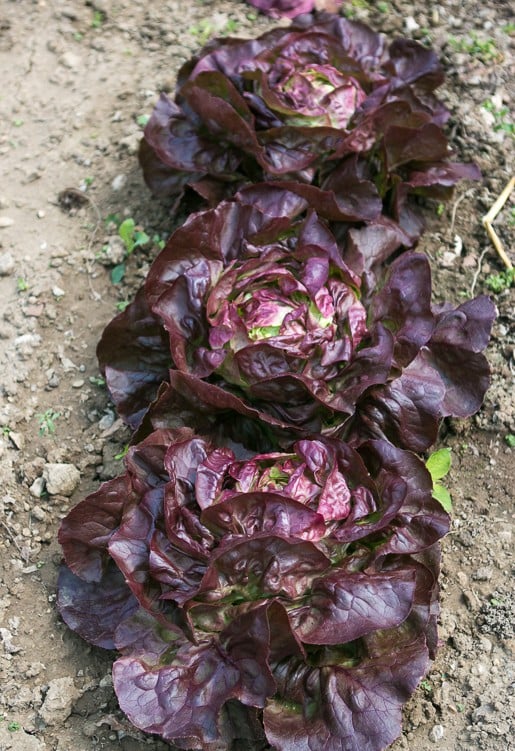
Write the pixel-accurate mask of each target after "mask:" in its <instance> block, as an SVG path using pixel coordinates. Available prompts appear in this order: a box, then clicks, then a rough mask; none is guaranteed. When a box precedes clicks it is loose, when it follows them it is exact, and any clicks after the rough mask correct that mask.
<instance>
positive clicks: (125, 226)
mask: <svg viewBox="0 0 515 751" xmlns="http://www.w3.org/2000/svg"><path fill="white" fill-rule="evenodd" d="M118 234H119V235H120V237H121V238H122V240H123V244H124V245H125V249H126V251H127V255H130V254H131V253H132V251H133V250H134V248H137V247H139V246H141V245H146V244H147V243H148V242H150V237H149V236H148V235H147V233H146V232H145V231H144V230H142V229H138V227H137V226H136V222H135V221H134V219H133V218H132V217H131V216H130V217H128V218H127V219H124V221H123V222H122V223H121V224H120V226H119V227H118Z"/></svg>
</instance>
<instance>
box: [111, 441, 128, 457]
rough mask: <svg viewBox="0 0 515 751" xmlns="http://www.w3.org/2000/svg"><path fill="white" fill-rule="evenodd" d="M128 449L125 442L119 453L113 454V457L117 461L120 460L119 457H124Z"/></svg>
mask: <svg viewBox="0 0 515 751" xmlns="http://www.w3.org/2000/svg"><path fill="white" fill-rule="evenodd" d="M128 450H129V444H128V443H127V444H125V446H124V447H123V449H122V450H121V451H120V453H119V454H115V457H114V458H115V459H116V460H117V461H120V460H121V459H123V458H124V456H126V455H127V452H128Z"/></svg>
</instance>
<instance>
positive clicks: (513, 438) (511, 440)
mask: <svg viewBox="0 0 515 751" xmlns="http://www.w3.org/2000/svg"><path fill="white" fill-rule="evenodd" d="M504 440H505V441H506V443H507V444H508V446H509V447H510V448H511V449H514V448H515V435H513V433H508V435H505V436H504Z"/></svg>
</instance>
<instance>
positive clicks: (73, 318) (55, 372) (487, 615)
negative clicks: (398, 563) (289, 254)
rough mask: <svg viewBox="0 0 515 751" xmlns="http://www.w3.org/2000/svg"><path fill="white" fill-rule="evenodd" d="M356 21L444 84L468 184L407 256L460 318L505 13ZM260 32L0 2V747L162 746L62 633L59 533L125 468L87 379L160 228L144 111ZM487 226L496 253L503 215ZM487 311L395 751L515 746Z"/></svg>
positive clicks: (504, 316)
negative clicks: (483, 360) (418, 671)
mask: <svg viewBox="0 0 515 751" xmlns="http://www.w3.org/2000/svg"><path fill="white" fill-rule="evenodd" d="M373 5H376V6H377V7H381V8H382V9H383V12H381V11H379V10H375V11H369V9H368V8H367V3H366V2H364V0H359V2H358V1H357V0H354V2H349V3H348V6H347V7H348V9H349V12H352V13H354V14H355V17H358V18H362V19H364V20H366V21H368V22H369V23H371V25H373V26H374V28H376V29H378V30H383V31H385V32H387V33H388V34H390V35H393V34H394V33H403V34H405V35H409V36H414V37H415V38H417V39H419V40H427V39H428V38H429V37H430V38H431V40H432V43H433V45H434V46H435V48H436V49H437V51H438V52H439V54H441V56H442V58H443V60H444V63H445V66H446V69H447V71H448V74H449V77H448V82H447V87H446V90H445V92H444V93H443V96H444V99H445V100H446V104H447V106H448V107H449V108H450V109H451V111H452V112H453V118H452V121H451V124H450V132H451V133H452V142H453V144H454V145H455V147H456V148H457V150H458V151H459V152H460V157H462V158H464V159H469V160H470V159H472V158H473V159H475V160H476V161H477V162H478V163H479V165H480V167H481V168H482V170H483V173H484V176H485V177H484V181H483V182H482V183H481V184H480V185H475V186H471V185H465V186H460V187H459V189H458V193H457V196H456V197H457V199H459V200H456V202H455V204H454V211H453V205H450V206H448V207H445V208H443V207H442V210H438V211H436V212H435V209H434V207H433V208H432V209H431V210H428V212H427V220H428V224H429V232H428V234H427V235H426V236H425V238H424V240H423V243H422V246H421V247H423V249H424V250H425V251H426V252H427V253H428V254H429V256H430V258H431V259H432V261H433V266H434V272H435V289H436V291H437V295H438V297H447V298H448V299H452V300H455V301H456V302H459V301H460V299H461V298H464V297H466V296H467V295H468V294H469V293H470V291H471V289H472V287H474V292H475V293H480V292H485V291H488V290H487V288H486V287H485V280H486V278H487V277H488V275H489V274H496V273H498V272H499V271H500V270H501V269H502V267H501V266H500V265H499V263H498V261H497V259H496V257H495V253H494V251H493V249H492V248H491V246H490V244H489V242H488V240H487V238H486V235H485V233H484V230H483V228H482V227H481V222H480V218H481V216H482V215H483V214H484V213H485V211H486V210H487V209H488V208H489V206H490V205H491V203H492V202H493V201H494V200H495V197H496V196H497V195H498V193H499V192H500V191H501V190H502V188H503V186H504V185H505V184H506V182H507V181H508V178H509V176H510V172H509V164H508V155H509V153H510V149H512V148H513V121H512V120H511V116H510V114H509V105H510V91H509V90H508V81H509V77H508V76H509V71H510V68H511V67H512V65H513V56H512V54H511V53H510V49H511V50H512V44H513V33H514V29H513V23H511V24H510V7H509V3H507V2H506V3H505V2H490V3H488V4H487V6H488V7H487V6H486V5H479V4H478V3H477V2H473V1H472V0H460V1H454V0H446V2H442V3H441V4H440V5H434V6H433V10H431V11H430V12H429V15H428V10H427V8H428V4H427V3H423V2H421V0H416V2H414V3H410V4H407V3H404V2H403V1H402V0H400V1H396V2H388V3H377V4H374V3H370V6H373ZM271 25H272V23H271V22H270V21H267V20H266V19H262V18H259V19H257V20H256V17H255V15H254V14H253V13H252V9H250V8H249V7H247V6H246V5H245V4H244V3H243V2H238V1H237V0H231V1H230V2H229V1H228V2H223V1H218V0H203V1H202V2H201V1H200V0H199V2H193V3H190V2H185V0H169V2H167V3H137V2H135V1H134V0H92V2H88V3H84V2H81V1H80V0H69V1H68V2H59V1H58V0H39V1H38V0H17V1H16V2H12V1H9V0H0V70H2V72H3V73H2V90H1V92H0V164H1V166H2V169H1V175H2V177H1V182H0V300H1V304H0V306H1V312H2V315H1V318H0V374H1V375H0V429H1V433H0V482H1V491H0V670H1V673H0V674H1V683H2V690H1V692H0V716H1V718H2V719H1V720H0V749H1V751H7V750H8V749H9V750H10V749H13V751H14V750H16V751H50V750H51V749H52V750H54V751H57V750H58V751H93V750H94V749H105V750H108V751H115V749H116V750H119V749H122V750H123V751H136V749H141V748H149V749H151V750H152V751H158V749H165V748H170V746H168V745H167V744H164V743H162V742H160V741H158V740H156V739H153V738H146V739H143V738H142V737H141V735H139V734H138V733H137V731H135V730H134V729H132V728H131V727H130V726H129V724H128V722H127V721H126V720H125V719H124V718H123V717H122V715H121V713H120V712H119V710H118V708H117V703H116V700H115V698H114V694H113V691H112V688H111V680H110V665H111V663H112V659H111V657H112V656H111V655H110V654H106V653H103V652H102V651H101V650H97V649H92V648H89V647H88V646H87V645H86V644H85V643H83V642H82V641H81V640H80V639H79V638H78V637H76V636H75V635H74V634H72V633H70V632H69V631H68V630H67V629H66V628H65V627H64V626H63V624H62V623H61V622H60V620H59V618H58V617H57V614H56V611H55V607H54V600H55V579H56V572H57V566H58V563H59V559H60V553H59V548H58V546H57V544H56V542H55V537H56V532H57V527H58V524H59V520H60V518H61V517H62V516H63V514H64V513H65V512H66V511H67V509H68V508H69V507H70V506H71V505H72V504H73V503H75V502H77V501H78V500H79V499H80V498H81V497H83V496H84V495H85V494H86V493H88V492H90V491H91V490H93V489H94V488H96V487H97V486H98V483H99V480H101V479H107V478H108V477H111V476H113V475H115V474H117V473H118V472H119V471H120V460H119V459H117V458H116V457H117V456H118V455H119V454H120V452H121V451H122V449H123V446H124V444H125V443H126V441H127V438H128V434H127V432H126V430H125V429H124V428H123V427H121V426H120V424H119V423H118V422H117V421H116V420H115V419H114V414H113V412H112V410H111V409H110V407H109V403H108V400H107V396H106V393H105V390H104V389H103V388H102V385H101V381H100V380H99V374H98V370H97V365H96V358H95V346H96V342H97V341H98V338H99V335H100V332H101V330H102V328H103V327H104V326H105V324H106V323H107V322H108V321H109V320H110V318H111V317H112V316H113V315H114V314H115V313H116V309H117V308H116V306H117V305H118V306H120V304H123V302H124V301H126V300H128V299H130V297H131V296H132V295H133V294H134V290H135V288H136V286H137V285H138V284H139V283H140V281H141V279H142V278H143V277H144V275H145V273H146V269H147V268H148V263H149V261H150V260H151V258H152V257H153V255H154V254H155V252H156V250H157V244H158V240H159V238H160V237H166V235H167V234H168V232H169V231H170V228H171V223H170V220H169V218H168V215H167V211H166V207H165V206H164V205H161V204H160V203H159V202H157V201H156V200H155V199H153V198H152V197H151V196H149V194H148V191H147V190H146V188H145V186H144V185H143V182H142V178H141V175H140V172H139V169H138V166H137V160H136V156H135V152H136V148H137V143H138V140H139V138H140V136H141V123H142V122H143V120H142V116H144V115H146V114H149V113H150V111H151V109H152V106H153V103H154V102H155V100H156V98H157V95H158V92H159V91H160V90H161V89H165V90H171V89H173V86H174V76H175V74H176V71H177V69H178V66H179V65H180V64H181V63H182V62H184V61H185V60H186V59H187V58H188V57H189V56H190V55H191V53H192V51H194V50H195V49H197V48H198V47H199V45H200V44H201V43H202V42H203V41H205V40H206V39H207V38H208V37H209V36H211V35H212V34H224V33H228V32H230V33H232V34H233V35H241V36H250V35H253V34H257V33H259V32H260V31H262V30H265V29H266V28H269V27H270V26H271ZM511 93H512V94H513V92H511ZM485 102H487V103H488V104H486V107H485V106H484V103H485ZM510 124H511V128H510ZM510 130H511V133H510V132H509V131H510ZM113 214H117V215H118V216H119V217H120V218H125V217H129V216H130V217H133V218H134V220H135V222H136V223H137V224H139V225H141V226H142V227H144V229H145V231H146V232H147V233H148V234H149V235H150V236H152V237H154V236H157V237H156V241H155V243H154V247H153V248H151V247H149V248H147V249H145V250H144V251H139V252H138V253H135V254H133V255H132V256H131V257H130V258H129V259H128V260H127V262H126V266H127V270H126V275H125V277H124V279H123V280H122V282H121V283H119V284H116V285H115V284H113V283H112V282H111V279H110V267H111V268H112V265H113V263H115V262H119V261H120V260H121V256H120V244H119V242H118V241H117V240H116V239H114V240H113V239H112V238H111V239H110V236H112V234H113V232H114V230H113V226H112V225H111V226H110V225H109V223H106V221H105V220H106V218H107V217H108V216H109V215H113ZM496 227H497V228H498V231H499V234H500V236H501V237H502V239H503V242H504V243H505V246H506V247H507V248H509V246H510V240H511V241H513V234H514V233H513V229H514V209H513V203H512V204H511V206H510V205H509V206H508V207H507V208H506V209H505V210H504V211H503V212H502V214H501V215H500V216H499V218H498V220H497V222H496ZM456 238H458V239H456ZM480 259H481V261H480ZM479 263H481V266H480V267H479V265H478V264H479ZM495 300H496V303H497V305H498V307H499V311H500V316H499V319H498V321H497V323H496V325H495V329H494V336H493V339H492V343H491V346H490V350H489V357H490V361H491V363H492V368H493V386H492V389H491V391H490V393H489V395H488V397H487V401H486V404H485V407H484V408H483V410H482V412H481V414H480V415H479V416H478V417H477V418H475V419H474V420H472V421H467V422H465V423H456V422H453V423H450V424H448V425H446V426H444V430H443V432H442V444H445V445H448V446H451V447H452V449H453V457H454V467H453V471H452V477H451V479H450V481H449V486H450V489H451V491H452V493H453V497H454V505H455V515H454V522H453V530H452V532H451V534H450V535H449V536H448V538H447V540H446V541H445V543H444V549H445V554H444V562H443V576H442V590H443V598H442V616H441V631H440V635H441V641H442V649H441V650H440V653H439V656H438V659H437V661H436V663H435V664H434V667H433V669H432V671H431V673H430V675H429V676H428V678H427V679H426V680H425V681H424V682H423V683H422V686H421V687H420V688H419V690H418V691H417V693H416V695H415V697H414V698H413V700H412V701H411V702H410V704H409V705H408V707H407V710H406V712H405V722H404V728H405V729H404V735H403V736H402V738H401V739H400V740H399V741H398V742H397V743H396V744H395V745H394V746H393V748H394V749H395V751H400V749H410V751H429V750H430V749H433V748H439V749H441V751H474V750H475V749H485V750H486V751H491V750H493V749H500V750H501V749H502V751H507V749H509V748H510V743H512V742H513V741H510V738H513V737H514V736H515V732H514V728H513V727H510V718H511V717H513V708H512V709H511V711H510V706H509V701H510V700H509V695H510V692H509V684H510V682H512V683H513V680H514V669H513V662H512V661H511V657H510V654H511V653H510V649H511V648H512V647H513V616H514V605H513V586H512V584H511V579H510V576H511V574H512V573H513V557H512V548H513V544H512V529H513V516H514V514H513V505H512V500H511V499H512V498H513V486H514V481H513V460H514V449H513V448H509V447H508V445H507V443H506V440H505V438H506V436H507V435H508V434H514V433H515V402H514V399H513V377H512V370H513V365H514V344H515V337H514V331H513V314H512V311H513V291H511V292H510V291H509V290H506V291H504V292H500V293H498V294H496V296H495ZM56 465H65V468H64V469H63V468H62V467H60V466H56ZM77 470H78V471H77ZM79 473H80V474H79ZM42 477H43V478H44V480H42V479H41V478H42ZM79 477H80V480H79ZM45 488H46V489H45ZM51 491H52V492H51ZM512 693H513V692H512Z"/></svg>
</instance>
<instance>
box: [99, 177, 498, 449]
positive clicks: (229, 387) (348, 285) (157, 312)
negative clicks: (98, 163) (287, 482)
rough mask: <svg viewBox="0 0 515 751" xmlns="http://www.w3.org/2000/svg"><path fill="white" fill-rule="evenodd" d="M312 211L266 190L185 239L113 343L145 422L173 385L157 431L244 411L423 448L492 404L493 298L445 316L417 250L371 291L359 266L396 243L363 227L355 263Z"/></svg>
mask: <svg viewBox="0 0 515 751" xmlns="http://www.w3.org/2000/svg"><path fill="white" fill-rule="evenodd" d="M305 209H306V201H305V200H304V199H301V198H300V197H299V196H297V195H296V194H294V193H292V192H289V191H284V190H281V189H278V188H276V187H273V186H268V185H266V184H264V185H260V186H257V187H255V188H251V189H248V190H245V191H242V193H241V194H240V196H239V200H238V201H232V202H225V203H222V204H220V205H219V206H218V207H217V208H216V209H211V210H208V211H204V212H200V213H198V214H196V215H194V216H192V217H190V219H189V220H188V221H187V222H186V223H185V224H184V225H183V226H182V227H181V228H180V229H178V230H177V231H176V232H175V233H174V235H173V236H172V238H171V239H170V241H169V243H168V245H167V246H166V248H165V249H164V250H163V251H162V252H161V254H160V255H159V256H158V257H157V258H156V260H155V261H154V263H153V265H152V267H151V269H150V271H149V273H148V277H147V280H146V282H145V285H144V288H143V290H142V291H140V293H139V294H138V296H137V298H136V300H135V302H134V303H132V304H131V305H130V306H129V307H128V308H127V310H126V311H125V312H124V313H122V314H121V315H120V316H118V317H117V318H115V319H114V321H113V322H112V323H111V324H109V326H108V327H107V328H106V330H105V331H104V334H103V336H102V340H101V342H100V345H99V350H98V352H99V358H100V362H101V366H102V368H103V370H104V372H105V376H106V381H107V385H108V388H109V390H110V393H111V396H112V398H113V400H114V402H115V404H116V405H117V408H118V411H119V412H120V414H122V415H123V417H124V418H125V419H126V420H127V422H128V423H129V424H130V425H131V426H132V427H134V428H135V427H137V426H138V424H139V423H140V421H141V417H142V415H143V413H144V411H145V409H146V408H147V407H148V406H149V402H150V397H151V396H156V395H157V389H158V386H159V383H160V382H168V383H170V385H169V386H168V389H167V390H165V391H164V392H162V393H161V395H160V400H159V401H158V402H157V404H156V405H155V406H154V407H153V408H152V411H151V415H150V419H151V421H152V425H153V426H154V427H166V426H167V422H166V417H165V415H169V416H170V415H171V414H172V413H173V412H176V416H179V415H180V416H181V418H182V420H183V421H184V422H185V423H186V424H188V423H189V424H193V425H197V426H200V427H202V428H203V429H209V425H205V424H204V421H205V416H206V415H209V414H211V415H213V416H216V415H217V413H218V415H219V414H220V413H221V412H222V413H223V412H226V411H227V410H230V411H236V412H239V413H240V414H242V415H244V416H246V417H248V418H251V419H254V420H255V419H256V418H258V419H259V421H260V423H261V425H265V424H266V425H268V426H269V428H274V427H277V428H279V429H286V430H292V429H294V430H297V431H301V432H304V433H306V432H307V433H313V432H316V433H323V434H326V435H333V436H339V437H346V439H347V440H351V441H352V442H353V443H355V444H356V443H359V442H361V441H363V440H365V439H366V438H367V437H379V438H388V439H389V440H393V441H394V443H395V444H396V445H399V446H403V447H405V448H409V449H413V450H416V451H419V450H424V449H426V448H428V447H429V446H430V445H431V444H432V443H433V442H434V440H435V439H436V433H437V429H438V423H439V420H440V419H441V418H442V417H443V416H445V415H455V416H459V417H465V416H468V415H470V414H472V413H474V412H475V411H476V410H477V409H478V408H479V406H480V404H481V402H482V399H483V396H484V393H485V391H486V388H487V386H488V382H489V370H488V365H487V362H486V359H485V357H484V356H483V355H482V354H481V350H482V349H484V347H485V346H486V343H487V341H488V336H489V331H490V326H491V323H492V320H493V316H494V307H493V305H492V303H491V301H490V300H489V299H488V298H484V297H483V298H478V299H476V300H473V301H470V302H467V303H465V304H463V305H461V306H459V307H458V308H456V309H451V308H449V309H448V308H445V309H444V310H442V311H441V310H439V309H434V308H433V307H432V305H431V278H430V270H429V263H428V261H427V259H426V258H425V257H424V256H423V255H421V254H417V253H411V252H409V253H404V254H402V255H401V256H400V257H399V258H397V259H396V260H395V261H394V262H393V263H391V265H390V266H389V268H388V269H387V271H386V272H384V269H383V274H384V276H383V281H382V282H381V284H380V285H379V288H376V289H373V290H370V291H369V293H368V294H367V295H366V296H364V295H363V290H362V289H361V278H360V276H359V271H361V270H363V269H364V268H367V267H368V268H371V267H373V266H374V264H375V262H376V261H377V259H382V258H384V256H385V255H387V254H388V253H389V252H391V244H390V243H389V240H388V235H387V233H384V234H383V235H381V234H378V235H377V236H376V237H375V240H374V242H373V243H370V242H364V243H363V245H361V244H360V236H359V231H358V232H355V233H354V234H352V231H351V232H349V234H348V238H347V247H348V248H349V249H350V250H349V252H348V253H347V249H346V248H345V246H344V247H343V250H342V249H341V247H340V246H338V244H337V243H336V241H335V238H334V237H333V236H332V235H331V233H330V232H329V230H328V229H327V226H326V225H325V224H324V222H322V221H321V220H320V218H319V217H318V216H317V215H316V214H315V213H314V212H313V211H310V210H308V211H307V213H306V211H305ZM368 229H370V228H368ZM347 256H348V257H347ZM347 261H348V262H347ZM353 267H354V268H353ZM355 269H356V270H355ZM356 271H358V273H356ZM133 330H134V335H133V334H132V331H133ZM165 330H166V332H167V334H168V337H166V336H165V335H164V331H165ZM141 331H144V332H145V333H147V334H148V333H149V332H151V335H148V336H147V337H146V338H145V337H142V336H140V335H139V333H140V332H141ZM147 341H148V352H147V347H146V342H147ZM170 365H171V370H168V368H169V366H170ZM166 405H168V406H166ZM195 413H198V416H197V417H194V415H195ZM203 416H204V417H203ZM218 419H219V417H218ZM172 424H173V423H172ZM238 427H241V423H236V425H235V429H237V428H238ZM233 437H234V438H235V439H237V440H243V441H244V442H248V436H245V434H239V435H237V434H235V435H234V436H233ZM258 445H259V441H258Z"/></svg>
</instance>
